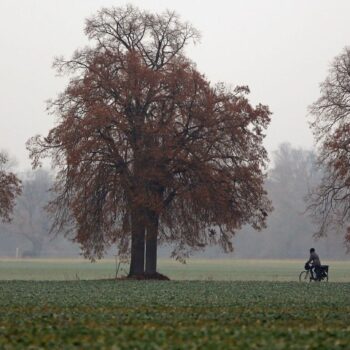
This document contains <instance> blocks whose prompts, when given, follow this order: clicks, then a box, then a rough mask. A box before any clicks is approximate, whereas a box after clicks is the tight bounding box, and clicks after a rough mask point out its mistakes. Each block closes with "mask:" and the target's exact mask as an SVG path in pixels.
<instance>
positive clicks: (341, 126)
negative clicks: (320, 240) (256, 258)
mask: <svg viewBox="0 0 350 350" xmlns="http://www.w3.org/2000/svg"><path fill="white" fill-rule="evenodd" d="M310 111H311V114H312V115H313V117H314V120H313V122H312V124H311V128H312V130H313V132H314V135H315V138H316V141H317V142H318V144H319V145H320V155H319V163H320V165H322V166H323V167H324V168H325V170H326V175H325V176H324V177H323V179H322V182H321V184H320V186H318V188H316V189H315V190H314V191H313V193H312V194H311V196H310V209H311V210H312V212H313V214H314V217H315V218H316V220H317V221H318V223H319V230H318V232H317V235H318V236H324V235H326V234H327V232H329V231H330V230H336V231H339V230H343V231H345V229H346V227H349V225H350V48H349V47H347V48H345V49H344V51H343V52H342V53H341V54H340V55H339V56H337V57H336V58H335V59H334V61H333V63H332V65H331V68H330V70H329V74H328V77H327V78H326V80H325V81H324V82H323V83H322V84H321V96H320V98H319V99H318V100H317V101H316V102H315V103H314V104H313V105H312V106H311V107H310ZM346 231H347V233H346V236H345V238H346V242H347V244H350V228H347V229H346Z"/></svg>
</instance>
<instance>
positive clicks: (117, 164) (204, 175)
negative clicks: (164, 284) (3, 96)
mask: <svg viewBox="0 0 350 350" xmlns="http://www.w3.org/2000/svg"><path fill="white" fill-rule="evenodd" d="M86 33H87V34H88V36H89V38H90V39H92V40H94V42H95V45H94V46H91V47H89V48H85V49H84V50H80V51H77V52H76V53H75V54H74V57H73V58H72V59H71V60H67V61H66V60H63V59H59V60H57V61H56V63H55V65H56V67H57V68H58V70H59V71H60V72H62V73H67V74H68V75H69V76H70V82H69V84H68V86H67V88H66V90H65V91H64V92H63V93H62V94H61V95H60V96H59V97H58V98H57V99H56V100H54V101H52V103H51V105H50V110H51V111H52V112H53V113H54V114H55V115H56V117H57V120H58V124H57V126H56V127H54V128H53V129H51V130H50V132H49V134H48V135H47V136H46V137H41V136H36V137H34V138H32V139H31V140H29V142H28V147H29V149H30V151H31V157H32V159H33V162H34V165H35V166H36V165H38V164H39V161H40V158H42V157H46V156H52V159H53V164H54V166H55V167H56V168H57V169H58V170H59V172H58V176H57V179H56V186H55V190H56V193H57V197H56V199H55V200H54V201H53V202H52V203H51V204H50V209H51V210H52V212H53V213H54V214H55V224H54V229H55V230H58V231H62V230H64V231H65V232H66V234H72V235H73V237H74V239H75V240H76V241H78V242H79V243H80V244H81V246H82V249H83V251H84V254H85V256H86V257H89V258H92V259H93V258H96V257H97V258H100V257H101V256H102V255H103V253H104V250H105V248H106V247H108V246H110V245H111V244H114V243H117V245H118V246H119V248H120V249H121V251H122V252H125V251H126V250H127V249H128V248H129V247H130V249H131V264H130V276H135V275H136V276H137V275H142V274H144V273H145V274H147V275H154V274H156V262H157V244H158V243H159V242H170V243H173V244H175V250H174V256H175V257H178V258H181V257H183V256H186V254H187V253H188V252H189V251H191V250H192V249H198V248H202V247H204V246H206V245H207V244H220V245H221V246H222V247H223V248H224V249H225V250H228V251H229V250H232V243H231V238H232V237H233V235H234V233H235V232H236V231H237V229H239V228H240V227H241V226H242V225H244V224H250V225H252V226H253V227H254V228H256V229H260V228H262V227H264V225H265V218H266V216H267V213H268V212H269V211H270V210H271V205H270V202H269V200H268V199H267V197H266V193H265V191H264V189H263V180H264V173H263V170H264V168H265V166H266V162H267V153H266V150H265V149H264V147H263V144H262V142H263V139H264V130H265V129H266V127H267V125H268V123H269V121H270V118H269V115H270V112H269V110H268V108H267V107H266V106H263V105H258V106H257V107H252V106H251V104H250V103H249V101H248V99H247V94H248V93H249V90H248V88H247V87H240V88H236V89H235V90H233V91H231V90H229V89H227V88H225V86H224V85H217V86H211V84H210V83H209V82H208V81H207V80H206V78H205V77H204V76H203V75H202V74H200V73H199V72H198V71H197V69H196V68H195V65H194V64H193V63H192V62H191V61H189V60H188V59H187V58H186V57H185V56H184V55H183V48H184V46H185V44H186V43H187V41H188V40H190V39H195V38H197V37H198V34H197V32H196V31H195V30H194V29H193V28H192V27H191V26H190V25H188V24H183V23H181V22H180V21H179V18H178V17H177V16H176V15H175V14H174V13H170V12H167V13H166V14H163V15H153V14H149V13H146V12H141V11H139V10H138V9H136V8H134V7H131V6H128V7H126V8H113V9H103V10H101V11H100V12H99V13H98V15H97V16H95V17H93V18H92V19H90V20H88V21H87V25H86ZM130 239H131V246H130ZM145 252H146V261H145Z"/></svg>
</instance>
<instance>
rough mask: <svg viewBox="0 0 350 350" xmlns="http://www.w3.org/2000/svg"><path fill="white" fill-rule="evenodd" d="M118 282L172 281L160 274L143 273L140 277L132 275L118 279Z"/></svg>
mask: <svg viewBox="0 0 350 350" xmlns="http://www.w3.org/2000/svg"><path fill="white" fill-rule="evenodd" d="M117 280H158V281H170V278H169V277H167V276H165V275H163V274H161V273H159V272H156V273H152V274H149V273H143V274H140V275H132V276H125V277H120V278H117Z"/></svg>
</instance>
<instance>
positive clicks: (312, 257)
mask: <svg viewBox="0 0 350 350" xmlns="http://www.w3.org/2000/svg"><path fill="white" fill-rule="evenodd" d="M307 263H312V266H321V261H320V258H319V257H318V255H317V254H316V253H315V252H313V253H310V259H309V260H308V261H307Z"/></svg>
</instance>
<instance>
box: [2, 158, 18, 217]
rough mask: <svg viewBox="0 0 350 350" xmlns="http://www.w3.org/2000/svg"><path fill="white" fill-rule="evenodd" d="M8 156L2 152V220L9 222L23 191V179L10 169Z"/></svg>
mask: <svg viewBox="0 0 350 350" xmlns="http://www.w3.org/2000/svg"><path fill="white" fill-rule="evenodd" d="M7 164H8V157H7V156H6V154H5V153H4V152H0V220H2V221H4V222H9V221H10V220H11V213H12V211H13V208H14V205H15V200H16V197H17V196H18V195H19V194H20V193H21V181H20V180H19V179H18V178H17V176H16V175H15V174H14V173H12V172H11V171H9V169H8V167H7Z"/></svg>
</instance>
